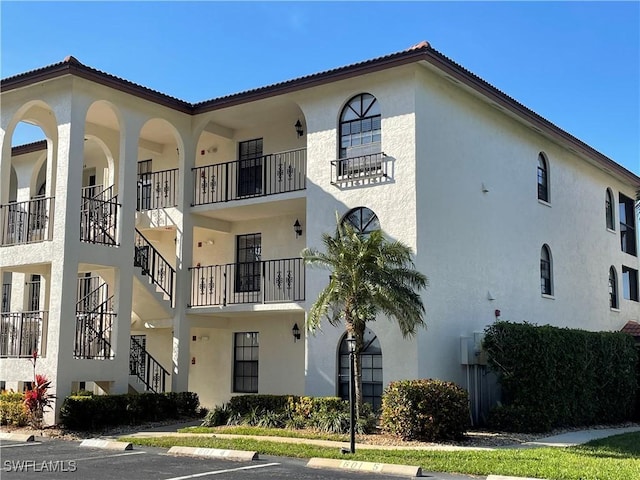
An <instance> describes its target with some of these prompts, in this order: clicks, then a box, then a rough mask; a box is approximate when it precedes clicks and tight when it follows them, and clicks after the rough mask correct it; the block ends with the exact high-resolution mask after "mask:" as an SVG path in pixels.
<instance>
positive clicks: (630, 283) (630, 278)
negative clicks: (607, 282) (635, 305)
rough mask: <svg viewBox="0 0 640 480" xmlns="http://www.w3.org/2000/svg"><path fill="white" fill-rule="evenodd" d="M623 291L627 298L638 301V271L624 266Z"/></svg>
mask: <svg viewBox="0 0 640 480" xmlns="http://www.w3.org/2000/svg"><path fill="white" fill-rule="evenodd" d="M622 292H623V295H624V298H626V299H627V300H633V301H634V302H637V301H638V271H637V270H634V269H633V268H629V267H625V266H624V265H623V266H622Z"/></svg>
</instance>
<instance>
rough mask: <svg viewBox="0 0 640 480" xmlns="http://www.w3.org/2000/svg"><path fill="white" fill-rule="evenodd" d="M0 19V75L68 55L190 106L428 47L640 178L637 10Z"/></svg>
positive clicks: (15, 6) (551, 7) (327, 8)
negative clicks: (419, 46)
mask: <svg viewBox="0 0 640 480" xmlns="http://www.w3.org/2000/svg"><path fill="white" fill-rule="evenodd" d="M0 15H1V17H0V20H1V29H0V30H1V34H0V39H1V44H0V48H1V51H0V53H1V60H0V69H1V70H0V75H1V76H2V78H6V77H8V76H12V75H15V74H17V73H22V72H25V71H28V70H31V69H35V68H39V67H42V66H45V65H49V64H52V63H56V62H59V61H61V60H62V59H64V57H66V56H67V55H73V56H75V57H76V58H77V59H78V60H80V61H81V62H82V63H84V64H86V65H89V66H91V67H94V68H97V69H99V70H103V71H106V72H109V73H111V74H114V75H117V76H120V77H123V78H126V79H127V80H131V81H133V82H136V83H140V84H142V85H145V86H147V87H150V88H153V89H155V90H159V91H161V92H163V93H166V94H169V95H172V96H175V97H178V98H181V99H183V100H187V101H191V102H197V101H202V100H206V99H209V98H214V97H218V96H222V95H227V94H231V93H235V92H239V91H244V90H247V89H251V88H255V87H260V86H264V85H269V84H272V83H276V82H280V81H284V80H289V79H292V78H296V77H299V76H303V75H308V74H312V73H317V72H320V71H323V70H327V69H331V68H335V67H339V66H343V65H348V64H351V63H355V62H359V61H363V60H368V59H371V58H375V57H378V56H382V55H386V54H389V53H394V52H397V51H400V50H404V49H406V48H408V47H410V46H411V45H413V44H416V43H418V42H420V41H422V40H427V41H429V42H430V43H431V45H432V46H433V47H434V48H436V49H437V50H438V51H440V52H441V53H443V54H444V55H446V56H448V57H449V58H451V59H453V60H454V61H456V62H458V63H460V64H462V65H463V66H464V67H466V68H467V69H469V70H471V71H472V72H474V73H475V74H476V75H479V76H480V77H482V78H483V79H485V80H487V81H488V82H489V83H491V84H493V85H494V86H496V87H497V88H499V89H501V90H502V91H504V92H505V93H507V94H508V95H510V96H512V97H514V98H515V99H516V100H518V101H520V102H521V103H523V104H524V105H526V106H527V107H529V108H531V109H532V110H534V111H535V112H537V113H539V114H540V115H542V116H543V117H545V118H547V119H548V120H550V121H551V122H553V123H555V124H556V125H558V126H559V127H560V128H563V129H564V130H567V131H568V132H569V133H571V134H573V135H575V136H576V137H578V138H580V139H581V140H583V141H584V142H586V143H587V144H589V145H591V146H592V147H594V148H595V149H597V150H599V151H600V152H602V153H604V154H605V155H607V156H609V157H611V158H612V159H614V160H615V161H617V162H618V163H620V164H622V165H624V166H625V167H627V168H628V169H629V170H631V171H633V172H634V173H636V174H640V2H557V3H556V2H304V3H302V2H234V3H231V2H204V1H200V2H177V1H173V2H169V1H167V2H116V1H111V2H29V1H20V2H12V1H7V0H3V1H2V2H0ZM29 135H30V134H29V133H28V132H26V131H24V132H22V131H21V132H18V133H16V135H15V137H14V142H13V144H18V143H23V142H24V141H31V140H32V139H31V138H29ZM19 137H20V138H19Z"/></svg>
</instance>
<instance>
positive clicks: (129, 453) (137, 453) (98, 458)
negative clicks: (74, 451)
mask: <svg viewBox="0 0 640 480" xmlns="http://www.w3.org/2000/svg"><path fill="white" fill-rule="evenodd" d="M143 453H147V452H142V451H135V452H127V453H116V454H114V455H100V456H98V457H82V458H74V459H73V460H74V461H76V462H79V461H81V460H100V459H102V458H111V457H124V456H127V455H142V454H143Z"/></svg>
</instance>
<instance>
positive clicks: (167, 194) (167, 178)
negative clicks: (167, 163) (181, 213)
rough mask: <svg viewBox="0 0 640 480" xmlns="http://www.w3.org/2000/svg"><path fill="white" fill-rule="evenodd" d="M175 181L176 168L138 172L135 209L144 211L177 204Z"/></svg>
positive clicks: (176, 178)
mask: <svg viewBox="0 0 640 480" xmlns="http://www.w3.org/2000/svg"><path fill="white" fill-rule="evenodd" d="M177 182H178V169H177V168H174V169H171V170H161V171H159V172H149V173H141V174H139V175H138V202H137V206H136V210H137V211H138V212H144V211H147V210H156V209H158V208H169V207H175V206H177V205H178V201H177V191H176V186H177Z"/></svg>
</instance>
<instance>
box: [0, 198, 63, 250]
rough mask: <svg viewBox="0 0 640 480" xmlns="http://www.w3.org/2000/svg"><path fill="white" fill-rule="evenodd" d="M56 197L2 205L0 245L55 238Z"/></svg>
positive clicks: (0, 208)
mask: <svg viewBox="0 0 640 480" xmlns="http://www.w3.org/2000/svg"><path fill="white" fill-rule="evenodd" d="M53 200H54V197H48V198H35V199H33V200H27V201H25V202H12V203H8V204H5V205H0V246H3V247H6V246H10V245H19V244H25V243H34V242H43V241H45V240H51V239H52V238H53V222H52V221H51V217H50V215H51V212H52V208H53Z"/></svg>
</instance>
